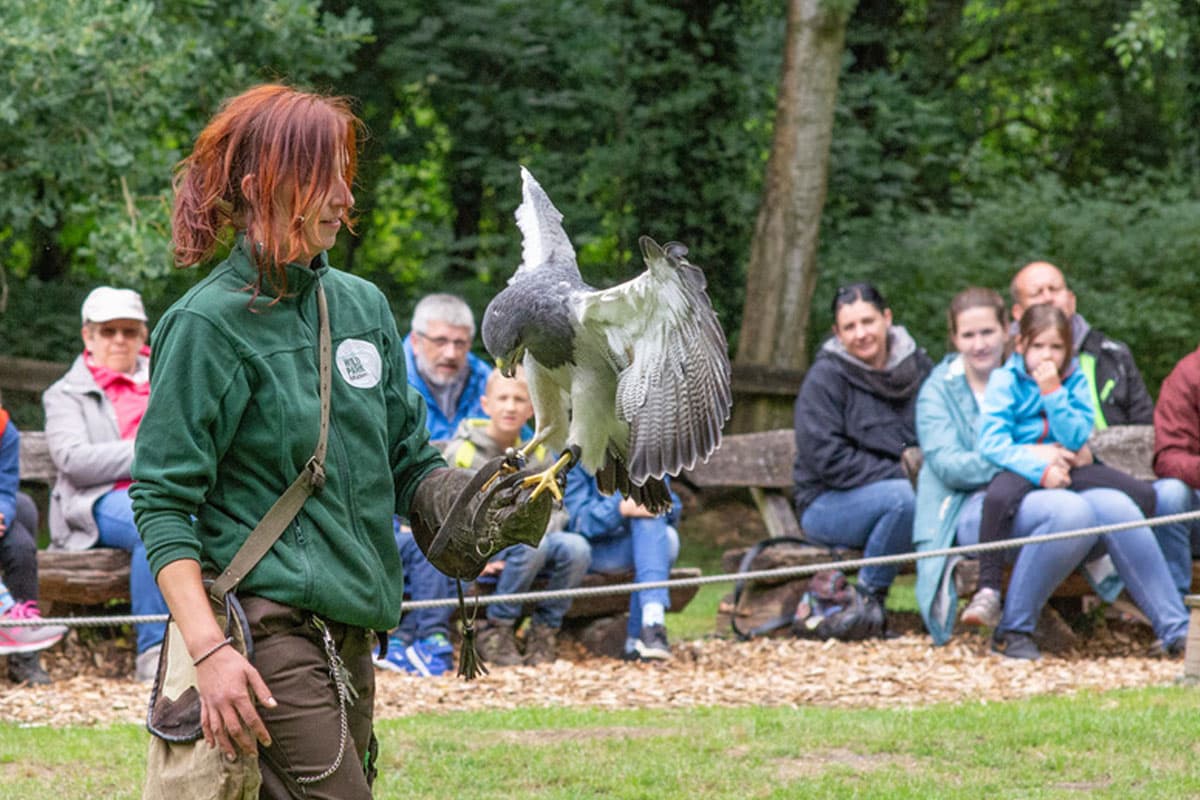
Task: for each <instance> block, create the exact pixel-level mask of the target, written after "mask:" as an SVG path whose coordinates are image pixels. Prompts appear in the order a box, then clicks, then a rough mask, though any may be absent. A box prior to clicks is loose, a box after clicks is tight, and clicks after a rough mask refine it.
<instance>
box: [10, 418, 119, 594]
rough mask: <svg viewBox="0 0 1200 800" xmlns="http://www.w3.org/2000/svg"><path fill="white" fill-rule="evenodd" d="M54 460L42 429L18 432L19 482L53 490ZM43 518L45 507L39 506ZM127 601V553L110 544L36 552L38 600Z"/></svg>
mask: <svg viewBox="0 0 1200 800" xmlns="http://www.w3.org/2000/svg"><path fill="white" fill-rule="evenodd" d="M55 475H56V472H55V469H54V462H53V461H52V460H51V459H50V450H49V448H47V446H46V435H45V434H44V433H42V432H41V431H21V483H22V484H35V485H40V486H43V487H45V488H46V489H47V491H49V490H51V489H53V487H54V479H55ZM42 513H43V520H44V519H45V517H44V514H45V509H42ZM110 600H122V601H128V600H129V553H127V552H125V551H124V550H117V549H114V548H110V547H96V548H92V549H90V550H77V551H68V550H39V551H38V602H39V604H40V605H41V607H42V609H43V611H44V612H47V613H51V612H50V609H52V608H53V607H54V605H55V604H65V605H81V606H94V605H103V604H105V603H107V602H109V601H110Z"/></svg>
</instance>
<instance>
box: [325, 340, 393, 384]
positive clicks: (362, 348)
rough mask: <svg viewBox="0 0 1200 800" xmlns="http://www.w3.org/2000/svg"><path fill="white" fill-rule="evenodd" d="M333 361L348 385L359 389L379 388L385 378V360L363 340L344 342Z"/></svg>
mask: <svg viewBox="0 0 1200 800" xmlns="http://www.w3.org/2000/svg"><path fill="white" fill-rule="evenodd" d="M333 360H334V361H336V362H337V368H338V372H340V373H341V374H342V378H344V379H345V381H346V383H348V384H350V385H351V386H356V387H358V388H359V389H370V388H371V387H372V386H378V385H379V381H380V380H382V378H383V359H381V358H380V357H379V351H378V350H376V349H375V345H373V344H371V343H370V342H364V341H363V340H362V339H346V340H344V341H343V342H342V343H341V344H339V345H338V348H337V354H336V355H335V356H334V359H333Z"/></svg>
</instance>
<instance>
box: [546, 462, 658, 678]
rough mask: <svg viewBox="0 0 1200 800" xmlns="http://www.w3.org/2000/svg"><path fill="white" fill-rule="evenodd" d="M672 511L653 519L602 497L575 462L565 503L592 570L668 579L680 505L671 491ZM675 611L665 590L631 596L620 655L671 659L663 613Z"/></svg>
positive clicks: (615, 498) (640, 579)
mask: <svg viewBox="0 0 1200 800" xmlns="http://www.w3.org/2000/svg"><path fill="white" fill-rule="evenodd" d="M671 499H672V502H673V508H672V510H671V511H670V512H668V513H667V514H666V515H663V516H654V515H652V514H651V513H650V512H649V511H647V510H646V509H645V508H644V507H642V506H640V505H638V504H637V503H635V502H633V501H632V500H630V499H628V498H625V497H623V496H621V495H620V494H619V493H618V494H614V495H604V494H601V493H600V487H599V486H598V485H597V484H596V479H595V478H594V477H593V476H591V475H589V474H588V473H587V472H586V471H585V470H584V469H583V467H582V466H581V465H579V464H577V465H575V467H574V468H573V469H572V470H571V471H570V472H569V473H568V474H567V491H566V494H565V495H564V496H563V505H564V506H565V507H566V509H567V513H568V514H569V519H568V521H567V528H568V530H572V531H576V532H578V533H579V534H580V535H582V536H584V537H585V538H586V539H587V540H588V544H589V545H590V547H591V556H592V560H591V567H590V568H589V571H590V572H600V573H609V572H619V571H622V570H627V569H632V570H633V573H634V581H635V582H636V583H649V582H652V581H665V580H667V579H668V578H669V577H670V575H671V567H672V565H673V564H674V563H675V559H676V558H678V557H679V533H678V532H677V531H676V529H675V527H674V526H675V524H676V523H677V522H678V520H679V514H680V510H681V508H682V504H681V503H680V501H679V498H678V496H676V495H675V493H674V492H673V491H672V492H671ZM670 607H671V597H670V592H668V590H667V589H645V590H642V591H637V592H634V593H633V594H631V595H630V596H629V622H628V625H627V627H626V634H625V646H624V648H623V651H622V657H623V658H625V659H626V660H629V661H662V660H667V659H669V658H670V657H671V647H670V643H669V642H668V640H667V628H666V619H665V613H666V611H667V610H668V609H669V608H670Z"/></svg>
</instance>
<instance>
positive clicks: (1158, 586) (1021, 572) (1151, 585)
mask: <svg viewBox="0 0 1200 800" xmlns="http://www.w3.org/2000/svg"><path fill="white" fill-rule="evenodd" d="M982 507H983V501H982V494H981V493H978V492H977V493H976V494H975V496H973V497H972V498H971V499H970V500H968V501H967V503H966V505H965V506H964V507H963V510H962V513H961V514H960V515H959V518H958V534H957V539H958V543H959V544H964V545H965V544H976V543H977V542H978V539H979V516H980V512H981V510H982ZM1141 518H1142V513H1141V511H1140V510H1138V507H1137V505H1136V504H1134V502H1133V501H1132V500H1130V499H1129V498H1128V497H1127V496H1126V495H1124V494H1122V493H1121V492H1118V491H1116V490H1114V489H1089V490H1088V491H1085V492H1079V493H1076V492H1072V491H1068V490H1066V489H1040V490H1038V491H1034V492H1031V493H1030V494H1029V495H1028V496H1026V498H1025V499H1024V500H1023V501H1022V502H1021V507H1020V508H1019V509H1018V510H1017V516H1016V518H1015V519H1014V520H1013V536H1014V537H1023V536H1041V535H1045V534H1047V533H1056V532H1059V531H1067V530H1075V529H1077V528H1087V527H1092V526H1095V525H1111V524H1114V523H1118V522H1131V521H1133V520H1136V519H1141ZM1098 547H1103V548H1104V549H1105V550H1107V551H1108V554H1109V556H1110V557H1111V558H1112V560H1113V564H1114V565H1115V566H1116V568H1117V574H1119V575H1120V576H1121V579H1122V580H1123V581H1125V587H1126V589H1128V591H1129V594H1130V596H1131V597H1133V600H1134V602H1135V603H1137V605H1138V607H1139V608H1140V609H1141V610H1142V611H1143V612H1144V613H1145V614H1146V616H1147V617H1149V619H1150V622H1151V624H1152V625H1153V626H1154V633H1155V635H1156V636H1158V638H1159V639H1161V640H1162V641H1163V642H1164V643H1167V642H1171V641H1173V640H1175V639H1177V638H1178V637H1180V636H1183V635H1185V634H1186V633H1187V624H1188V615H1187V610H1186V609H1185V608H1184V606H1183V600H1182V599H1181V598H1180V596H1179V594H1178V593H1177V592H1176V591H1175V587H1174V584H1173V583H1172V582H1171V577H1170V573H1169V572H1168V570H1167V563H1166V560H1165V559H1164V558H1163V555H1162V551H1160V550H1159V549H1158V542H1157V541H1156V540H1155V538H1154V534H1153V533H1152V532H1151V531H1150V529H1149V528H1148V527H1145V526H1142V527H1138V528H1131V529H1129V530H1126V531H1120V532H1117V533H1110V534H1103V535H1096V536H1078V537H1075V538H1073V539H1063V540H1060V541H1055V542H1046V543H1044V544H1029V545H1025V546H1024V547H1022V548H1020V550H1009V551H1006V552H1007V553H1009V556H1008V558H1009V559H1010V560H1011V559H1013V558H1015V559H1016V563H1015V564H1014V565H1013V571H1012V575H1011V576H1010V577H1009V581H1008V592H1007V594H1006V596H1005V598H1004V614H1003V617H1002V618H1001V620H1000V625H999V626H998V627H997V630H1000V631H1019V632H1021V633H1028V634H1032V633H1033V631H1034V629H1035V628H1036V627H1037V621H1038V617H1040V616H1041V613H1042V608H1043V607H1044V606H1045V604H1046V601H1047V600H1049V599H1050V595H1051V594H1052V593H1053V592H1054V590H1055V588H1057V587H1058V585H1059V584H1060V583H1062V581H1063V580H1064V579H1065V578H1066V577H1067V576H1068V575H1070V574H1071V572H1073V571H1074V570H1075V569H1076V568H1077V567H1078V566H1079V565H1080V564H1081V563H1083V561H1084V560H1085V559H1087V558H1088V557H1089V555H1091V554H1092V553H1093V551H1094V550H1095V549H1097V548H1098Z"/></svg>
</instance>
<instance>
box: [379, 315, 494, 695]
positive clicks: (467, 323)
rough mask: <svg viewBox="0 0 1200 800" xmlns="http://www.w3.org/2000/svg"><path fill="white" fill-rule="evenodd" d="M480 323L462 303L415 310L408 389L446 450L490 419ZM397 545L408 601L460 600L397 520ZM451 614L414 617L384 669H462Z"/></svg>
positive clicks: (423, 612) (405, 621)
mask: <svg viewBox="0 0 1200 800" xmlns="http://www.w3.org/2000/svg"><path fill="white" fill-rule="evenodd" d="M474 339H475V315H474V314H472V313H471V307H470V306H468V305H467V304H466V302H465V301H464V300H463V299H462V298H461V297H456V296H455V295H452V294H431V295H427V296H425V297H424V298H422V299H421V301H420V302H419V303H417V307H416V308H415V309H413V320H412V332H411V333H410V334H409V335H408V336H406V337H405V339H404V355H405V360H406V361H407V363H408V382H409V384H411V385H412V387H413V388H414V389H416V390H417V391H418V392H420V393H421V396H422V397H424V398H425V426H426V427H427V428H428V429H429V436H430V438H431V439H433V440H435V441H437V442H439V443H440V444H445V443H446V442H447V441H449V440H450V439H452V438H454V432H455V431H456V430H457V429H458V425H459V423H460V422H462V421H463V420H464V419H468V418H475V417H482V416H485V415H484V413H483V406H482V404H481V400H482V399H483V395H484V392H485V391H486V389H487V380H488V375H490V374H491V372H492V368H491V367H490V366H488V364H487V363H486V362H485V361H484V360H483V359H481V358H479V357H478V356H476V355H475V354H474V353H472V352H471V342H472V341H473V340H474ZM395 533H396V545H397V547H399V548H400V560H401V562H402V563H403V564H404V583H405V596H406V599H408V600H441V599H445V598H449V597H454V596H455V593H456V590H455V586H454V581H453V580H452V579H450V578H448V577H446V576H445V575H443V574H442V573H441V572H438V570H437V569H435V568H434V566H433V565H432V564H430V563H429V560H428V559H427V558H425V555H424V554H423V553H422V552H421V549H420V548H419V547H418V546H417V543H416V541H415V540H414V539H413V535H412V530H411V529H410V528H409V526H408V524H407V520H401V519H397V520H396V532H395ZM452 613H453V608H452V607H451V606H444V607H441V608H422V609H417V610H414V611H407V612H405V613H404V615H403V617H402V618H401V620H400V627H398V628H397V629H396V630H395V631H393V632H392V634H391V635H390V636H389V637H388V651H387V655H386V657H382V658H381V657H378V655H377V656H376V658H375V665H376V666H377V667H379V668H380V669H386V670H391V671H393V672H407V673H410V674H413V675H420V676H422V677H432V676H437V675H442V674H444V673H446V672H449V671H451V670H452V669H453V668H454V647H453V645H452V644H451V643H450V616H451V614H452Z"/></svg>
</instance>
